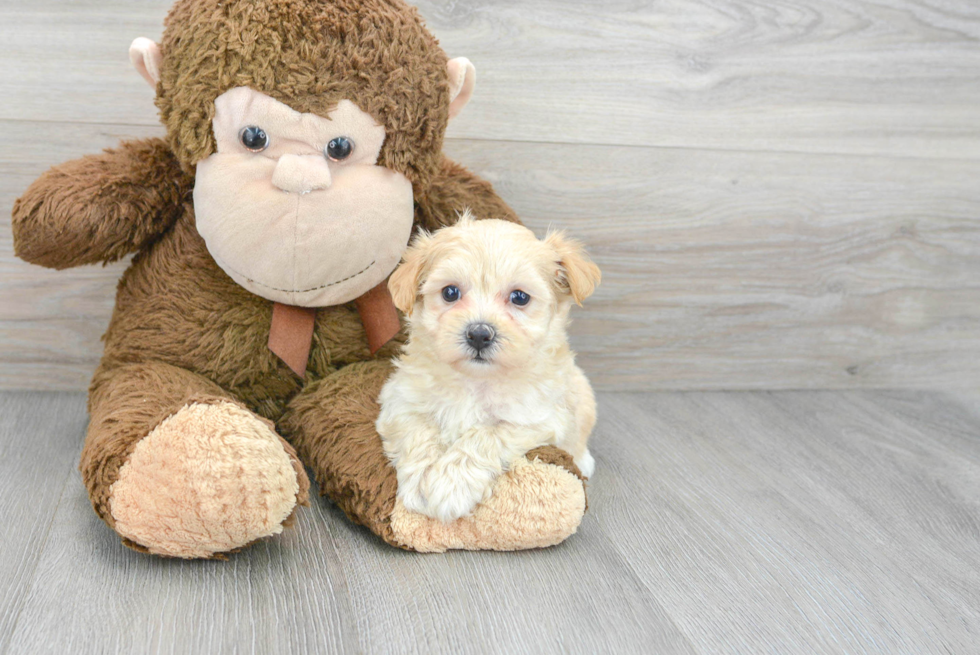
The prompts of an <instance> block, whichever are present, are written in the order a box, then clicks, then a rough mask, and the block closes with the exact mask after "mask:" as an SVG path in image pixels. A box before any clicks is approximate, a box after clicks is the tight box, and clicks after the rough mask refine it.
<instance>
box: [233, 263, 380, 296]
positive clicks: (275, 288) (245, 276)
mask: <svg viewBox="0 0 980 655" xmlns="http://www.w3.org/2000/svg"><path fill="white" fill-rule="evenodd" d="M377 263H378V260H376V259H375V260H374V261H372V262H371V263H370V264H368V265H367V266H365V267H364V268H363V269H361V270H360V271H358V272H357V273H354V274H352V275H348V276H347V277H345V278H343V279H342V280H335V281H333V282H328V283H327V284H321V285H320V286H318V287H311V288H309V289H281V288H279V287H274V286H272V285H269V284H264V283H262V282H259V281H258V280H255V279H252V278H250V277H249V276H247V275H243V274H242V273H239V272H238V271H236V270H235V269H233V268H231V267H230V266H229V267H228V270H229V271H232V272H233V273H234V274H235V275H237V276H239V277H242V278H245V279H246V280H248V282H249V284H255V285H257V286H260V287H264V288H266V289H269V290H270V291H280V292H282V293H311V292H313V291H320V290H321V289H327V288H329V287H333V286H336V285H338V284H343V283H344V282H347V281H349V280H353V279H354V278H355V277H358V276H359V275H363V274H364V273H367V272H368V270H369V269H370V268H371V267H372V266H374V265H375V264H377Z"/></svg>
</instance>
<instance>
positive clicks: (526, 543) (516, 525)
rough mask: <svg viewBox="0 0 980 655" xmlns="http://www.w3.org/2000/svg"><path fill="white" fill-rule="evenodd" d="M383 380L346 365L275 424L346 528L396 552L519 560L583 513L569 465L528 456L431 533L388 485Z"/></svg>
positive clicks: (386, 367)
mask: <svg viewBox="0 0 980 655" xmlns="http://www.w3.org/2000/svg"><path fill="white" fill-rule="evenodd" d="M390 372H391V364H390V363H388V362H382V361H372V362H360V363H356V364H351V365H349V366H346V367H344V368H342V369H341V370H339V371H337V372H336V373H333V374H332V375H330V376H328V377H326V378H324V379H323V380H320V381H318V382H316V383H314V384H312V385H310V386H309V387H307V388H306V389H304V390H303V391H302V392H301V393H300V394H299V395H297V396H296V397H295V398H294V399H293V400H292V401H291V402H290V404H289V407H288V409H287V411H286V413H285V415H284V416H283V418H282V420H281V421H280V422H279V427H280V430H281V431H282V433H283V434H284V435H286V437H287V438H288V439H289V440H290V441H291V442H292V443H293V444H294V445H295V446H296V449H297V451H298V452H299V455H300V457H301V458H302V460H303V461H304V462H306V464H307V465H309V466H310V467H311V468H312V469H313V471H314V472H315V473H316V477H317V481H318V482H319V484H320V491H321V493H324V494H326V495H327V496H330V498H331V499H332V500H333V501H334V502H336V503H337V504H338V505H339V506H340V508H341V509H343V510H344V512H345V513H346V514H347V516H348V517H350V518H351V520H353V521H354V522H356V523H360V524H363V525H365V526H367V527H368V528H369V529H370V530H371V531H372V532H374V533H376V534H377V535H379V536H380V537H381V538H382V539H384V540H385V541H387V542H388V543H390V544H392V545H394V546H398V547H400V548H408V549H414V550H419V551H425V552H441V551H444V550H447V549H450V548H454V549H465V550H521V549H525V548H542V547H545V546H553V545H555V544H557V543H560V542H561V541H563V540H564V539H565V538H567V537H568V536H569V535H571V534H572V533H574V532H575V530H576V529H577V528H578V525H579V523H580V522H581V520H582V516H583V514H584V513H585V508H586V498H585V484H584V481H583V480H582V478H581V476H580V474H579V472H578V469H577V468H576V467H575V465H574V464H573V463H572V459H571V457H570V456H569V455H568V454H567V453H565V452H564V451H561V450H559V449H557V448H554V447H547V448H538V449H535V450H534V451H532V452H530V453H528V454H527V455H526V456H525V457H523V458H521V459H519V460H518V461H517V462H515V464H514V465H513V466H512V468H511V470H510V471H509V472H507V473H505V474H504V475H502V476H501V477H500V478H498V479H497V481H496V483H495V484H494V487H493V495H492V496H491V498H490V499H489V500H488V501H486V502H484V503H483V504H481V505H479V506H478V507H477V509H476V511H475V512H474V513H473V514H472V515H471V516H468V517H464V518H461V519H458V520H456V521H454V522H452V523H441V522H439V521H437V520H435V519H432V518H429V517H427V516H423V515H421V514H418V513H415V512H409V511H408V510H406V509H405V508H404V507H403V506H402V505H401V504H400V503H396V499H395V496H396V492H397V489H398V482H397V478H396V474H395V469H394V467H392V466H391V464H390V463H389V462H388V458H387V457H386V456H385V453H384V450H383V448H382V445H381V437H380V436H378V433H377V431H376V430H375V428H374V423H375V421H376V420H377V417H378V411H379V408H378V403H377V398H378V394H379V393H380V391H381V387H382V385H383V384H384V382H385V380H387V379H388V376H389V374H390Z"/></svg>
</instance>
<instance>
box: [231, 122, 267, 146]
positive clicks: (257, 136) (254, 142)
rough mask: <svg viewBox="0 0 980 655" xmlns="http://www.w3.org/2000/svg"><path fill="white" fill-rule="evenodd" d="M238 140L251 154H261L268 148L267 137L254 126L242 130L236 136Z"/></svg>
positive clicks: (259, 128) (260, 129)
mask: <svg viewBox="0 0 980 655" xmlns="http://www.w3.org/2000/svg"><path fill="white" fill-rule="evenodd" d="M238 140H239V141H241V142H242V145H243V146H245V147H246V148H247V149H249V150H251V151H252V152H262V151H263V150H265V149H266V148H268V147H269V135H268V134H266V133H265V130H263V129H262V128H261V127H256V126H255V125H249V126H248V127H246V128H244V129H242V131H241V132H240V133H239V135H238Z"/></svg>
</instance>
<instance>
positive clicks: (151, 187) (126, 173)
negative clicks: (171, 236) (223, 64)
mask: <svg viewBox="0 0 980 655" xmlns="http://www.w3.org/2000/svg"><path fill="white" fill-rule="evenodd" d="M193 188H194V177H193V176H192V175H189V174H187V173H185V172H184V171H183V170H181V168H180V164H179V163H178V162H177V159H176V158H175V157H174V155H173V153H172V152H171V150H170V147H169V146H168V145H167V144H166V142H164V141H163V140H162V139H145V140H139V141H128V142H124V143H122V144H121V145H120V146H119V147H118V148H115V149H112V150H106V151H105V152H103V153H102V154H99V155H88V156H86V157H82V158H81V159H76V160H73V161H70V162H66V163H64V164H61V165H59V166H55V167H54V168H52V169H50V170H49V171H48V172H46V173H45V174H44V175H42V176H41V177H39V178H38V179H37V180H35V181H34V183H33V184H32V185H31V186H30V187H29V188H28V189H27V191H26V192H25V193H24V195H23V196H22V197H21V198H20V199H18V200H17V202H16V203H14V211H13V221H12V227H13V232H14V250H15V252H16V253H17V256H18V257H20V258H21V259H24V260H25V261H28V262H31V263H33V264H40V265H41V266H46V267H48V268H56V269H64V268H70V267H72V266H79V265H82V264H92V263H96V262H111V261H116V260H118V259H121V258H122V257H124V256H125V255H127V254H129V253H131V252H134V251H136V250H139V249H141V248H143V247H144V246H146V245H147V244H149V243H150V242H151V241H153V240H154V239H156V238H157V237H159V236H160V235H161V234H163V233H164V232H165V231H166V230H167V229H168V228H170V226H171V225H173V223H174V221H176V220H177V217H178V216H179V215H180V211H181V208H182V204H183V203H184V202H185V201H186V200H189V198H190V194H191V192H192V191H193Z"/></svg>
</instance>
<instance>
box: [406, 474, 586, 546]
mask: <svg viewBox="0 0 980 655" xmlns="http://www.w3.org/2000/svg"><path fill="white" fill-rule="evenodd" d="M585 504H586V500H585V485H583V483H582V480H581V479H579V477H578V476H576V475H575V474H573V473H571V472H570V471H568V470H567V469H565V468H562V467H560V466H555V465H553V464H546V463H544V462H541V461H537V460H535V461H528V460H527V459H519V460H517V461H516V462H515V463H514V465H513V467H512V468H511V470H510V471H508V472H507V473H506V474H505V475H504V476H502V477H501V478H500V479H499V480H497V483H496V485H495V486H494V488H493V496H491V497H490V499H489V500H487V501H486V502H485V503H483V504H481V505H480V506H478V507H477V508H476V511H475V512H473V514H472V515H471V516H466V517H463V518H461V519H458V520H456V521H454V522H452V523H442V522H440V521H438V520H436V519H433V518H430V517H428V516H424V515H422V514H418V513H416V512H410V511H408V510H407V509H405V506H404V505H402V503H401V501H398V502H397V503H396V505H395V509H394V511H393V512H392V515H391V528H392V531H393V533H394V535H393V536H394V538H395V540H397V541H399V542H401V543H402V544H404V545H406V546H409V547H410V548H414V549H415V550H418V551H421V552H426V553H433V552H434V553H439V552H443V551H445V550H448V549H463V550H524V549H528V548H545V547H547V546H554V545H555V544H559V543H561V542H562V541H564V540H565V539H567V538H568V537H569V536H571V535H572V534H574V533H575V531H576V530H577V529H578V526H579V523H581V522H582V516H583V515H584V514H585Z"/></svg>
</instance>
